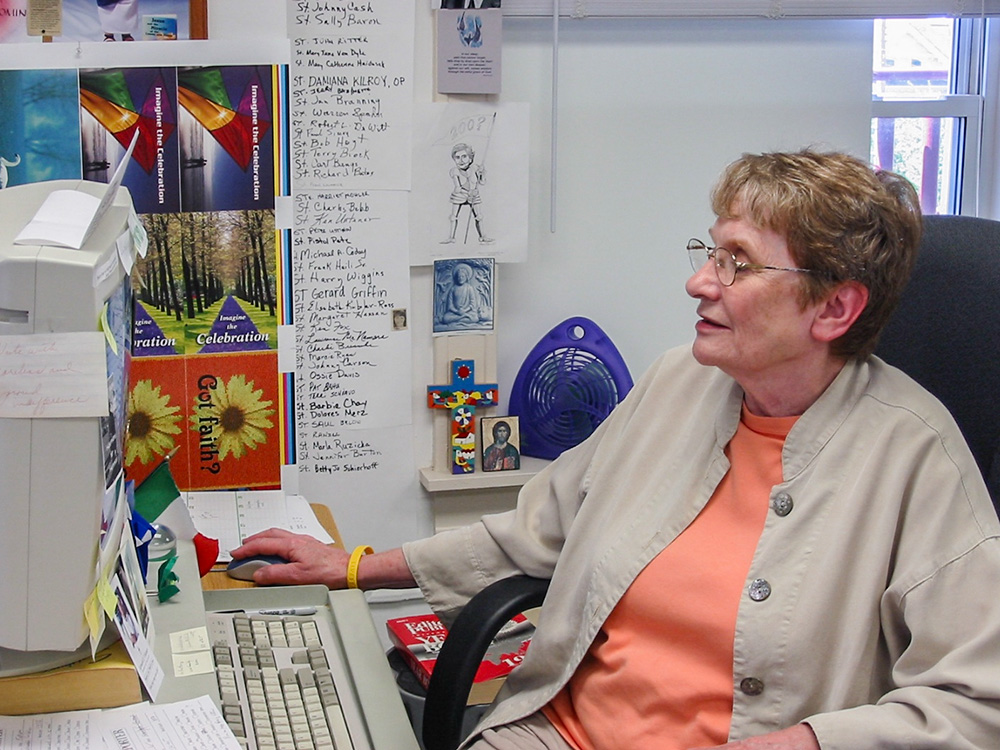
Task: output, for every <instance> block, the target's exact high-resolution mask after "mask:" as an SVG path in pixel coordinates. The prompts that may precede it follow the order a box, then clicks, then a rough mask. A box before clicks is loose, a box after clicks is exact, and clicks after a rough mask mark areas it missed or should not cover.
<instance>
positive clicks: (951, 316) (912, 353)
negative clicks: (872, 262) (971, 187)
mask: <svg viewBox="0 0 1000 750" xmlns="http://www.w3.org/2000/svg"><path fill="white" fill-rule="evenodd" d="M875 353H876V354H877V355H878V356H880V357H882V359H884V360H885V361H887V362H889V363H890V364H893V365H895V366H896V367H898V368H899V369H901V370H903V372H905V373H907V374H908V375H909V376H910V377H912V378H913V379H914V380H916V381H917V382H918V383H920V384H921V385H922V386H924V388H926V389H927V390H929V391H930V392H931V393H933V394H934V395H935V396H937V397H938V398H939V399H941V401H942V402H943V403H944V405H945V406H947V407H948V409H949V411H951V413H952V415H953V416H954V417H955V421H956V422H958V426H959V428H960V429H961V430H962V434H963V435H964V436H965V439H966V441H967V442H968V443H969V447H970V448H971V449H972V454H973V455H974V456H975V458H976V463H977V464H978V465H979V470H980V471H981V472H982V474H983V478H984V479H985V480H986V485H987V487H988V488H989V491H990V496H991V497H992V498H993V505H994V506H995V507H996V508H997V510H998V512H1000V222H998V221H991V220H989V219H977V218H972V217H969V216H926V217H924V239H923V242H922V243H921V246H920V253H919V255H918V256H917V262H916V266H915V267H914V269H913V277H912V278H911V279H910V284H909V286H907V288H906V290H905V291H904V293H903V299H902V300H901V301H900V304H899V308H898V309H897V310H896V312H895V313H894V314H893V316H892V319H891V320H890V321H889V324H888V325H887V326H886V329H885V331H884V332H883V334H882V339H881V341H880V342H879V345H878V348H877V349H876V351H875Z"/></svg>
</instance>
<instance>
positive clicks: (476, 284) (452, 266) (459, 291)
mask: <svg viewBox="0 0 1000 750" xmlns="http://www.w3.org/2000/svg"><path fill="white" fill-rule="evenodd" d="M495 269H496V264H495V263H494V259H493V258H457V259H456V258H450V259H443V260H436V261H434V334H435V335H438V334H446V333H448V334H454V333H483V332H484V331H492V330H493V308H494V304H495V300H496V275H495Z"/></svg>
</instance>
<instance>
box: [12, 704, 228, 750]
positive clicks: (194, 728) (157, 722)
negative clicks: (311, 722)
mask: <svg viewBox="0 0 1000 750" xmlns="http://www.w3.org/2000/svg"><path fill="white" fill-rule="evenodd" d="M101 747H107V748H119V749H121V750H126V749H128V748H134V750H139V749H140V748H141V749H142V750H192V748H198V750H239V748H240V744H239V742H237V740H236V737H235V736H234V735H233V732H232V730H231V729H230V728H229V727H228V726H227V725H226V722H225V720H224V719H223V718H222V714H221V713H219V709H218V708H217V707H216V705H215V704H214V703H213V702H212V699H211V698H209V697H208V696H207V695H203V696H201V697H200V698H194V699H192V700H187V701H180V702H178V703H165V704H161V705H156V706H154V705H151V704H149V703H141V704H137V705H134V706H125V707H124V708H114V709H107V710H104V711H97V710H94V711H68V712H64V713H56V714H34V715H31V716H0V750H29V749H30V750H91V749H92V748H101Z"/></svg>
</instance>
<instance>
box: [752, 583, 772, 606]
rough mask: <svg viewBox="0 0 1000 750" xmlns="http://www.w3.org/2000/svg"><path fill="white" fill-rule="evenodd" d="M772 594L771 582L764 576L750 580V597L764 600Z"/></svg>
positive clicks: (756, 600) (755, 599)
mask: <svg viewBox="0 0 1000 750" xmlns="http://www.w3.org/2000/svg"><path fill="white" fill-rule="evenodd" d="M770 595H771V584H769V583H768V582H767V581H765V580H764V579H763V578H755V579H753V580H752V581H751V582H750V598H751V599H753V600H754V601H755V602H762V601H764V600H765V599H767V597H769V596H770Z"/></svg>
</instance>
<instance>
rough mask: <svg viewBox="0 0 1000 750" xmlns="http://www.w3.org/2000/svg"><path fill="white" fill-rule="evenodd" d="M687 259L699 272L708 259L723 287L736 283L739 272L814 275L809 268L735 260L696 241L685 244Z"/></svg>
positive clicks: (719, 249) (729, 255)
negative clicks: (713, 265) (782, 272)
mask: <svg viewBox="0 0 1000 750" xmlns="http://www.w3.org/2000/svg"><path fill="white" fill-rule="evenodd" d="M687 251H688V258H689V259H690V260H691V268H693V269H694V270H695V271H700V270H701V267H702V266H703V265H705V261H706V260H707V259H709V258H711V259H712V260H714V261H715V273H716V274H717V275H718V277H719V283H720V284H722V285H723V286H732V285H733V282H734V281H736V274H738V273H739V272H740V271H794V272H795V273H814V271H813V270H812V269H811V268H784V267H782V266H765V265H761V264H760V263H746V262H744V261H742V260H736V256H735V255H733V254H732V253H731V252H729V251H728V250H726V248H724V247H709V246H708V245H706V244H705V243H704V242H702V241H701V240H698V239H694V238H692V239H690V240H688V244H687Z"/></svg>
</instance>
